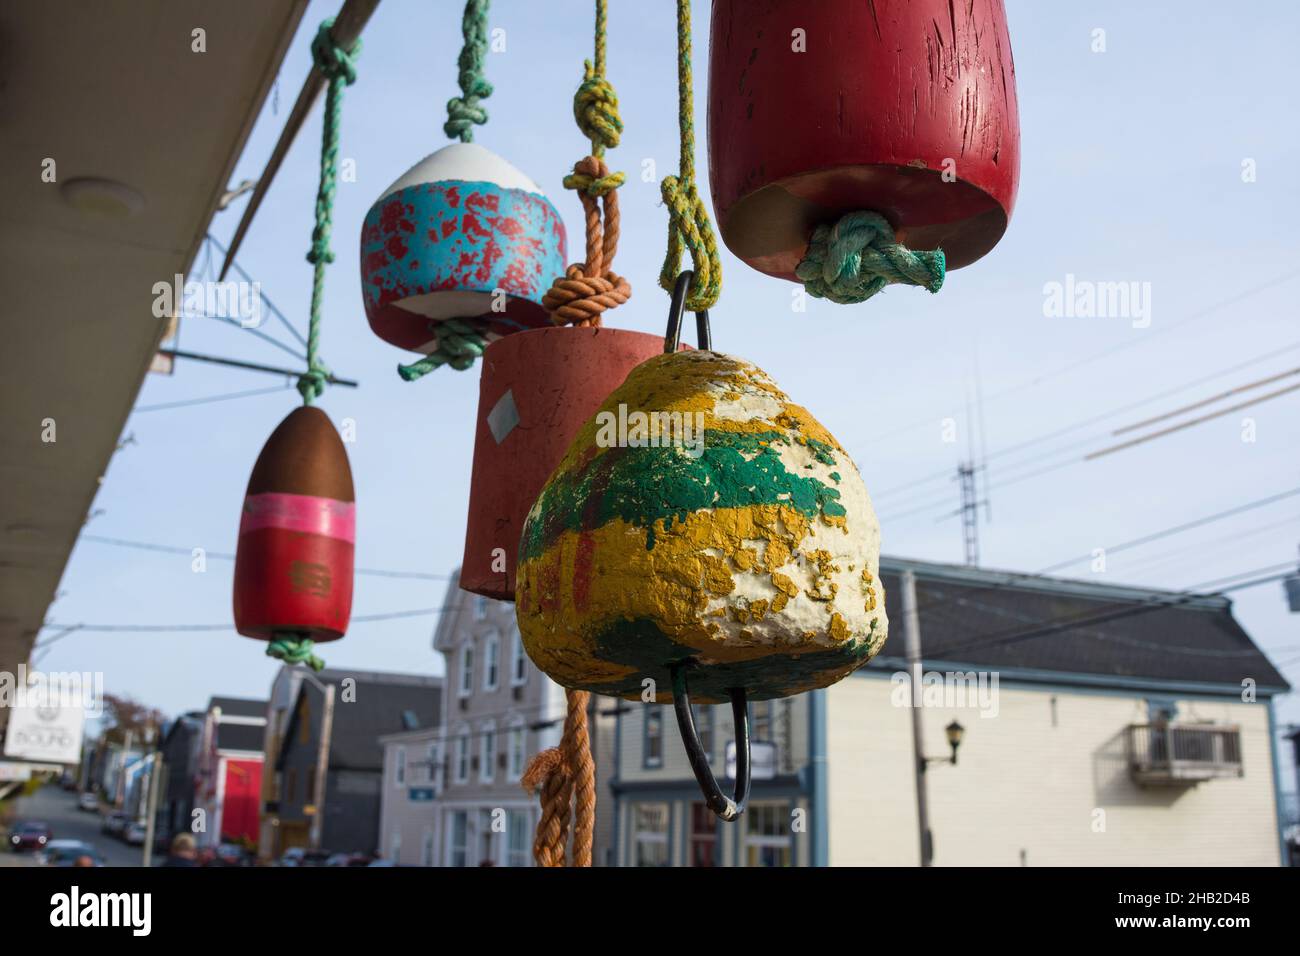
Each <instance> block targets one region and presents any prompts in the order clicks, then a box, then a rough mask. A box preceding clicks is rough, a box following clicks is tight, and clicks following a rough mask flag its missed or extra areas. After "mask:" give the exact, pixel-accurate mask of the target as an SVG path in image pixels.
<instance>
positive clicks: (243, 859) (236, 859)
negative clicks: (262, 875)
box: [209, 843, 253, 866]
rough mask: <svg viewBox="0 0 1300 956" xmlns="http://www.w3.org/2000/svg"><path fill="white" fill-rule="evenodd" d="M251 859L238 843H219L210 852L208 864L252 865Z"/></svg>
mask: <svg viewBox="0 0 1300 956" xmlns="http://www.w3.org/2000/svg"><path fill="white" fill-rule="evenodd" d="M252 865H253V860H252V858H251V857H250V856H249V853H248V851H247V850H245V849H244V848H243V847H242V846H240V845H239V844H238V843H221V844H218V845H217V849H216V851H215V852H214V853H213V854H212V862H211V863H210V864H209V866H252Z"/></svg>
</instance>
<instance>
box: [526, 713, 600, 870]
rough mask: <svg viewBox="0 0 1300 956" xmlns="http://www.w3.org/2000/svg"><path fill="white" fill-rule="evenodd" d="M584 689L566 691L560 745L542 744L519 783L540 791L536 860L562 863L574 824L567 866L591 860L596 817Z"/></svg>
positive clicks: (585, 864) (528, 788) (593, 770)
mask: <svg viewBox="0 0 1300 956" xmlns="http://www.w3.org/2000/svg"><path fill="white" fill-rule="evenodd" d="M590 701H591V695H590V694H589V693H588V692H587V691H585V690H572V689H568V690H566V691H565V702H566V704H567V713H566V714H565V718H564V733H563V734H562V735H561V737H560V745H559V746H558V747H551V748H550V749H549V750H543V751H542V752H541V753H539V754H538V755H537V756H536V757H534V758H533V759H532V761H531V762H530V763H529V764H528V769H527V770H525V771H524V775H523V777H522V778H520V781H519V785H520V786H521V787H523V788H524V789H525V790H526V791H528V792H529V793H534V792H538V791H540V793H541V803H542V815H541V818H540V819H539V820H538V821H537V835H536V838H535V839H534V840H533V858H534V859H536V860H537V862H538V864H539V865H540V866H564V865H565V848H566V847H567V846H568V844H569V828H570V824H572V828H573V848H572V864H571V865H572V866H591V842H592V832H593V829H594V826H595V820H596V766H595V764H594V763H593V762H592V759H591V738H590V735H589V733H588V730H587V705H588V704H589V703H590Z"/></svg>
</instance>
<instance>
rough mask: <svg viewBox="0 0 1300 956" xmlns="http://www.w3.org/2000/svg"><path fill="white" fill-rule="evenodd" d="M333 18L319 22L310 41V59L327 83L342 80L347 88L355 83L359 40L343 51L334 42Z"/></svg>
mask: <svg viewBox="0 0 1300 956" xmlns="http://www.w3.org/2000/svg"><path fill="white" fill-rule="evenodd" d="M333 28H334V18H333V17H326V18H325V19H324V20H322V21H321V25H320V28H319V29H318V30H317V31H316V37H315V38H314V39H313V40H312V41H311V58H312V62H313V63H315V64H316V69H317V70H319V71H320V74H321V76H323V77H325V79H326V80H327V81H331V82H332V81H333V80H337V79H341V80H343V82H344V83H346V84H347V85H348V86H351V85H352V84H353V83H355V82H356V81H357V62H356V61H357V54H358V53H360V52H361V40H360V39H357V40H354V41H353V42H352V47H351V48H350V49H347V50H345V49H343V47H341V46H339V45H338V44H337V43H335V42H334V34H333V33H332V32H331V31H332V30H333Z"/></svg>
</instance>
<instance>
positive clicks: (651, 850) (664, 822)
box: [632, 803, 668, 866]
mask: <svg viewBox="0 0 1300 956" xmlns="http://www.w3.org/2000/svg"><path fill="white" fill-rule="evenodd" d="M632 854H633V856H632V865H633V866H667V865H668V804H666V803H634V804H633V805H632Z"/></svg>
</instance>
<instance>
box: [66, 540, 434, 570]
mask: <svg viewBox="0 0 1300 956" xmlns="http://www.w3.org/2000/svg"><path fill="white" fill-rule="evenodd" d="M80 540H82V541H90V542H93V543H95V544H108V545H113V546H115V547H119V548H135V549H137V550H139V551H157V552H160V553H162V554H183V555H185V556H187V557H191V558H192V557H194V549H193V548H184V547H178V546H176V545H167V544H150V543H148V542H144V541H128V540H126V539H125V538H110V537H107V536H105V535H101V534H83V535H82V536H81V538H80ZM203 556H204V557H206V558H216V559H218V560H221V561H233V560H235V556H234V555H233V554H230V553H228V552H221V551H204V554H203ZM352 573H353V574H364V575H368V576H371V577H380V578H414V579H417V580H422V581H446V580H447V579H449V578H450V577H451V575H450V574H433V573H430V572H426V571H387V570H380V569H376V568H354V569H353V572H352Z"/></svg>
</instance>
